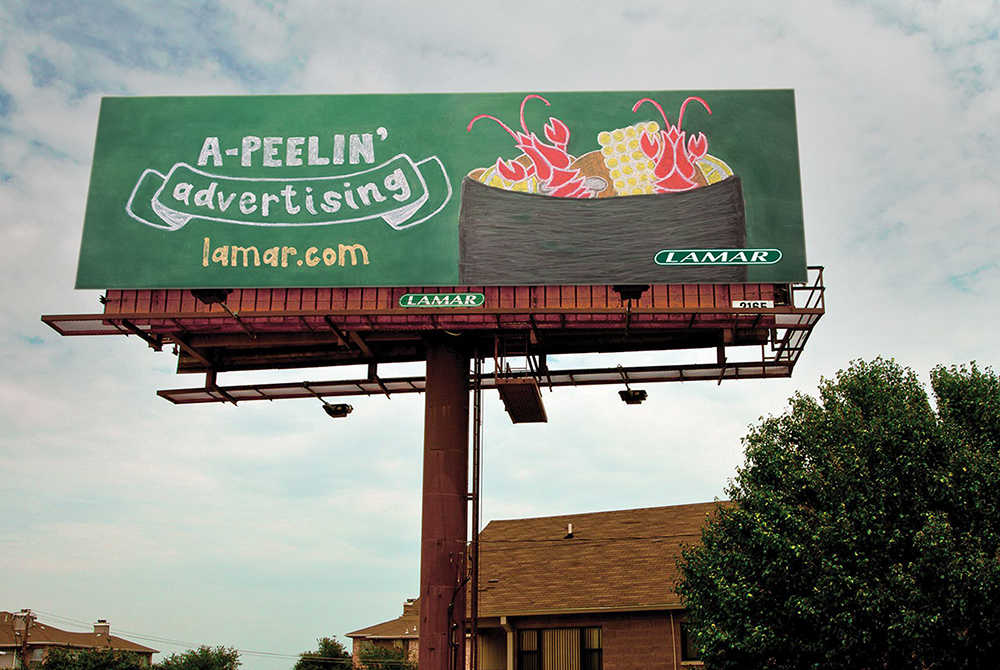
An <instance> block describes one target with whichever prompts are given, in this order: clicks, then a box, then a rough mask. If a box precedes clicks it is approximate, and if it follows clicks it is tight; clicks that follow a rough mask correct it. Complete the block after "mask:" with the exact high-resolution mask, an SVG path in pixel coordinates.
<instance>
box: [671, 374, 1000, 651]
mask: <svg viewBox="0 0 1000 670" xmlns="http://www.w3.org/2000/svg"><path fill="white" fill-rule="evenodd" d="M931 385H932V388H933V391H934V396H935V400H936V403H935V404H936V409H935V407H934V406H932V403H931V401H930V399H929V398H928V396H927V393H926V391H925V389H924V387H923V386H922V385H921V384H920V382H919V381H918V380H917V378H916V375H914V373H913V372H912V371H910V370H908V369H903V368H901V367H900V366H898V365H897V364H895V363H894V362H891V361H885V360H882V359H878V360H876V361H874V362H871V363H865V362H856V363H853V364H852V365H851V366H850V367H849V368H848V369H847V370H846V371H841V372H840V373H838V374H837V376H836V378H835V379H833V380H824V381H823V382H822V383H821V385H820V389H819V397H818V399H817V398H813V397H809V396H805V395H802V394H797V395H795V396H794V397H793V398H792V399H791V400H790V407H789V408H788V410H787V411H786V412H785V413H784V414H783V415H781V416H779V417H770V418H767V419H764V420H763V421H762V422H761V423H760V425H758V426H756V427H755V428H752V429H751V431H750V433H749V434H748V436H747V437H746V438H745V439H744V445H745V447H746V462H745V464H744V466H743V467H741V468H740V469H739V470H738V472H737V475H736V477H735V479H734V480H733V481H732V482H731V483H730V485H729V487H728V489H727V493H728V495H729V496H730V498H731V500H732V503H733V504H731V505H720V509H719V511H718V514H716V515H714V516H713V517H712V518H710V519H709V521H708V523H707V524H706V526H705V528H704V530H703V532H702V542H701V544H700V545H698V546H695V547H691V548H688V549H687V550H685V552H684V556H683V560H682V564H681V575H682V577H681V581H680V583H679V584H678V589H679V591H680V593H681V595H682V596H683V598H684V599H685V602H686V603H687V607H688V611H689V614H690V615H691V617H692V619H693V621H692V632H693V633H694V634H695V637H696V639H697V641H698V644H699V647H700V650H701V654H702V658H703V660H704V661H705V664H706V667H707V668H714V669H718V670H729V669H736V668H740V669H741V670H746V669H749V668H775V669H785V668H788V669H793V668H794V669H795V670H802V669H804V668H815V669H817V670H819V669H822V670H826V669H839V668H845V669H846V668H850V669H851V670H856V669H860V668H900V669H910V668H913V669H920V670H929V669H931V668H948V669H949V670H952V669H956V670H957V669H963V668H968V669H972V668H991V669H992V668H995V667H996V664H997V658H1000V381H998V378H997V376H996V375H995V374H994V373H993V372H992V371H990V370H986V371H981V370H979V369H978V368H977V367H976V366H975V364H972V365H971V366H969V367H960V368H956V367H952V368H945V367H938V368H936V369H935V370H934V371H933V373H932V375H931Z"/></svg>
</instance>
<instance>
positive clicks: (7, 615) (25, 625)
mask: <svg viewBox="0 0 1000 670" xmlns="http://www.w3.org/2000/svg"><path fill="white" fill-rule="evenodd" d="M54 647H63V648H68V649H120V650H122V651H130V652H132V653H134V654H136V655H138V656H139V658H140V659H142V660H144V661H145V663H146V665H150V664H151V663H152V659H153V654H155V653H156V652H157V650H156V649H150V648H149V647H145V646H143V645H141V644H136V643H135V642H130V641H129V640H126V639H124V638H120V637H117V636H115V635H112V634H111V624H109V623H108V622H107V621H105V620H104V619H98V621H97V623H95V624H94V630H93V632H88V633H71V632H68V631H65V630H61V629H59V628H54V627H52V626H48V625H46V624H43V623H39V622H38V621H37V620H36V619H35V615H34V614H32V612H31V610H21V611H20V612H17V613H16V614H15V613H11V612H4V611H0V670H2V669H4V668H21V667H24V665H25V664H27V665H28V666H31V665H37V664H41V663H42V661H44V660H45V657H46V655H48V653H49V650H50V649H52V648H54Z"/></svg>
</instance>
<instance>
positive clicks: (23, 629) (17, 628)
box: [14, 609, 35, 668]
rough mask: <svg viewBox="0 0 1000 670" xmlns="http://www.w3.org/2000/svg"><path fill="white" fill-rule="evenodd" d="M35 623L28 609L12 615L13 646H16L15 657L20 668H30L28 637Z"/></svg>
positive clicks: (33, 616)
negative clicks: (18, 661) (19, 663)
mask: <svg viewBox="0 0 1000 670" xmlns="http://www.w3.org/2000/svg"><path fill="white" fill-rule="evenodd" d="M34 623H35V615H34V614H33V613H32V612H31V610H28V609H22V610H21V611H20V612H18V613H17V614H15V615H14V644H16V645H17V657H18V659H19V660H20V662H21V667H22V668H28V667H30V666H31V654H30V653H29V652H28V636H29V635H30V634H31V626H32V625H33V624H34Z"/></svg>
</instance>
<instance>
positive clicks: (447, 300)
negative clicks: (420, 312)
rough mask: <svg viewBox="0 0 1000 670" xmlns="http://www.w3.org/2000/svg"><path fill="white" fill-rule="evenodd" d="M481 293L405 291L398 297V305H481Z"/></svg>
mask: <svg viewBox="0 0 1000 670" xmlns="http://www.w3.org/2000/svg"><path fill="white" fill-rule="evenodd" d="M484 302H486V296H484V295H483V294H482V293H407V294H406V295H404V296H403V297H401V298H400V299H399V306H400V307H481V306H482V305H483V303H484Z"/></svg>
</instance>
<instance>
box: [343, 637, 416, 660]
mask: <svg viewBox="0 0 1000 670" xmlns="http://www.w3.org/2000/svg"><path fill="white" fill-rule="evenodd" d="M365 647H383V648H385V649H399V648H402V649H403V654H404V658H406V659H407V660H408V661H411V662H413V663H416V662H417V657H418V655H419V651H420V645H419V644H418V642H417V640H416V639H414V638H403V639H397V640H388V639H381V640H366V639H364V638H358V637H355V638H352V640H351V662H352V663H353V664H354V665H356V666H357V665H360V664H361V656H360V655H361V650H362V649H364V648H365Z"/></svg>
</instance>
